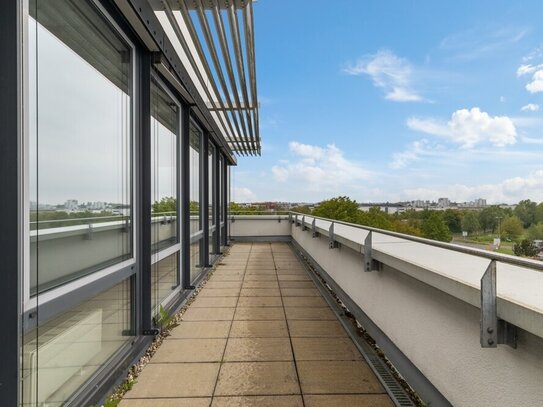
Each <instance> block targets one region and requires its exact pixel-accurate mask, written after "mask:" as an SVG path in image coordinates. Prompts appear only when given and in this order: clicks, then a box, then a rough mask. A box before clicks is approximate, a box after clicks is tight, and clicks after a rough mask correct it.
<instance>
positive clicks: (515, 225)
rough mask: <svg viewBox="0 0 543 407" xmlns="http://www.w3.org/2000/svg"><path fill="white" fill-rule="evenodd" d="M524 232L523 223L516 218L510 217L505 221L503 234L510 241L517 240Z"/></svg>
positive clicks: (502, 227) (502, 229)
mask: <svg viewBox="0 0 543 407" xmlns="http://www.w3.org/2000/svg"><path fill="white" fill-rule="evenodd" d="M523 232H524V228H523V227H522V221H521V220H520V219H519V218H518V217H516V216H509V217H507V218H505V219H504V221H503V222H502V226H501V234H502V236H504V237H505V238H508V239H512V240H514V239H517V238H518V237H519V236H520V235H522V233H523Z"/></svg>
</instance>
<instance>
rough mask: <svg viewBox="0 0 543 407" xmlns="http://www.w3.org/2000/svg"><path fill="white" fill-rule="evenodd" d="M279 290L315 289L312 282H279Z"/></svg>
mask: <svg viewBox="0 0 543 407" xmlns="http://www.w3.org/2000/svg"><path fill="white" fill-rule="evenodd" d="M279 286H280V287H281V288H316V287H315V284H314V283H313V281H280V282H279Z"/></svg>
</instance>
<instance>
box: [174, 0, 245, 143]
mask: <svg viewBox="0 0 543 407" xmlns="http://www.w3.org/2000/svg"><path fill="white" fill-rule="evenodd" d="M164 11H165V13H166V17H167V18H168V21H169V22H170V24H171V26H172V29H173V30H174V33H175V35H176V37H177V39H178V40H179V43H180V44H181V47H182V48H183V50H184V51H185V54H186V55H187V57H188V59H189V62H190V64H191V65H192V69H193V71H194V72H195V73H196V77H197V78H198V81H199V82H200V84H201V86H202V88H203V89H204V92H205V93H206V96H207V98H208V99H209V100H211V103H212V104H214V103H215V101H214V99H213V96H212V95H211V92H210V91H209V88H208V87H207V81H206V80H205V79H204V78H203V76H202V74H201V72H200V70H199V68H198V64H197V63H196V61H195V59H194V57H193V56H192V53H191V51H190V47H189V46H188V44H187V41H186V40H185V37H184V35H183V32H182V30H181V27H180V26H179V23H178V22H177V19H176V18H175V15H174V14H173V11H172V8H171V5H170V0H166V1H164ZM181 14H182V16H183V20H185V24H187V21H186V19H185V16H184V14H183V10H181ZM187 18H188V19H189V20H190V17H189V16H188V14H187ZM187 27H188V28H189V31H190V30H191V28H194V27H192V26H188V24H187ZM191 35H192V32H191ZM195 46H196V51H197V53H198V56H199V58H200V60H202V64H203V66H204V70H205V71H206V75H207V76H208V77H209V76H210V75H211V70H210V69H209V66H208V64H207V61H206V60H205V55H204V52H203V50H202V48H201V46H200V43H199V42H195ZM211 87H212V89H213V92H214V93H215V94H218V89H217V87H216V85H215V83H214V82H212V83H211ZM206 106H207V103H206ZM213 107H214V108H215V109H218V108H219V107H220V108H224V104H223V102H222V100H219V101H218V106H217V104H214V105H213ZM217 117H218V119H219V122H220V124H221V126H222V129H223V130H224V132H225V133H229V132H230V133H229V134H227V135H228V137H231V136H234V135H235V133H234V129H233V128H232V125H231V123H230V121H229V120H228V117H225V120H223V116H222V115H221V114H217ZM225 121H226V124H225ZM227 125H228V126H227Z"/></svg>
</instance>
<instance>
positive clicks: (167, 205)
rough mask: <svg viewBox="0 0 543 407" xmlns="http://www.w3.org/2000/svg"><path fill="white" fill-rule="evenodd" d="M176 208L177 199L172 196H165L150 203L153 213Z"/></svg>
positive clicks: (174, 210) (173, 210)
mask: <svg viewBox="0 0 543 407" xmlns="http://www.w3.org/2000/svg"><path fill="white" fill-rule="evenodd" d="M176 210H177V199H175V198H174V197H173V196H166V197H164V198H162V199H161V200H160V201H155V202H154V203H153V205H152V212H153V213H165V212H176Z"/></svg>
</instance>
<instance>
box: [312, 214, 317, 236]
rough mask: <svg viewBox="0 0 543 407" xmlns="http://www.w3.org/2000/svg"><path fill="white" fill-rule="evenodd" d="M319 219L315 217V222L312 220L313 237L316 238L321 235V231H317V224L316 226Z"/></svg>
mask: <svg viewBox="0 0 543 407" xmlns="http://www.w3.org/2000/svg"><path fill="white" fill-rule="evenodd" d="M316 221H317V219H315V218H313V222H311V232H312V233H311V237H313V238H316V237H319V232H317V226H316Z"/></svg>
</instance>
